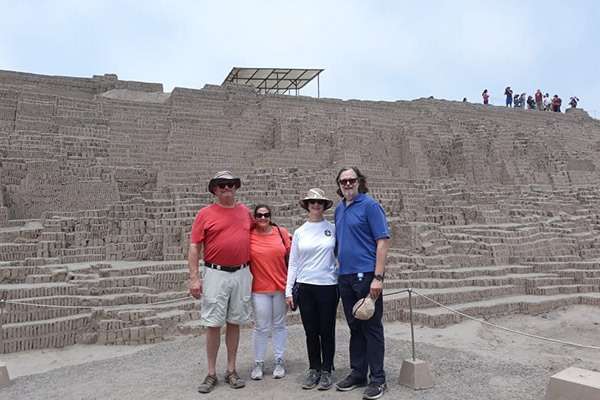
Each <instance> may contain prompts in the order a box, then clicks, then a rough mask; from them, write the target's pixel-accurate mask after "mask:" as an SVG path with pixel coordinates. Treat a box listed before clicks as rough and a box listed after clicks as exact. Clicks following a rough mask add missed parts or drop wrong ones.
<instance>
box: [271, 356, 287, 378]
mask: <svg viewBox="0 0 600 400" xmlns="http://www.w3.org/2000/svg"><path fill="white" fill-rule="evenodd" d="M284 376H285V364H284V363H283V359H281V358H278V359H276V360H275V365H274V366H273V378H275V379H280V378H283V377H284Z"/></svg>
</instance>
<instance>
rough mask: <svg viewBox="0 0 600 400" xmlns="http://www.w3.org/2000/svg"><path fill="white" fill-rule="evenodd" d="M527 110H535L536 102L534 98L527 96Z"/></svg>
mask: <svg viewBox="0 0 600 400" xmlns="http://www.w3.org/2000/svg"><path fill="white" fill-rule="evenodd" d="M527 108H528V109H529V110H535V100H534V99H533V97H532V96H527Z"/></svg>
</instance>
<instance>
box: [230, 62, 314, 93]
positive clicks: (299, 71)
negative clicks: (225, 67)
mask: <svg viewBox="0 0 600 400" xmlns="http://www.w3.org/2000/svg"><path fill="white" fill-rule="evenodd" d="M323 71H324V70H323V69H318V68H240V67H233V68H232V69H231V72H230V73H229V75H227V78H225V81H223V83H224V84H225V83H238V84H243V85H251V86H254V87H255V88H257V89H258V91H259V93H269V94H287V93H289V92H290V91H292V90H294V91H295V92H296V94H298V91H299V90H300V89H302V88H303V87H304V86H306V85H307V84H308V83H309V82H310V81H312V80H313V79H314V78H317V81H318V78H319V74H320V73H321V72H323Z"/></svg>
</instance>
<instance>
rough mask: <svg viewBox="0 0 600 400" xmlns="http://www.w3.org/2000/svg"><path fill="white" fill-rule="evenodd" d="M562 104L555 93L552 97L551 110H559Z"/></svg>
mask: <svg viewBox="0 0 600 400" xmlns="http://www.w3.org/2000/svg"><path fill="white" fill-rule="evenodd" d="M561 104H562V99H561V98H560V97H558V95H557V94H555V95H554V97H553V98H552V111H554V112H560V106H561Z"/></svg>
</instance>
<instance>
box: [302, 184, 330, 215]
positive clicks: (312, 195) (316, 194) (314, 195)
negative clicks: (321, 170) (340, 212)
mask: <svg viewBox="0 0 600 400" xmlns="http://www.w3.org/2000/svg"><path fill="white" fill-rule="evenodd" d="M308 200H320V201H323V202H325V207H324V209H325V210H327V209H328V208H331V206H332V205H333V201H331V200H329V199H328V198H327V197H326V196H325V192H324V191H323V190H322V189H319V188H312V189H310V190H309V191H308V192H307V193H306V196H305V197H304V198H303V199H302V200H300V207H302V208H304V209H305V210H308Z"/></svg>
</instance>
